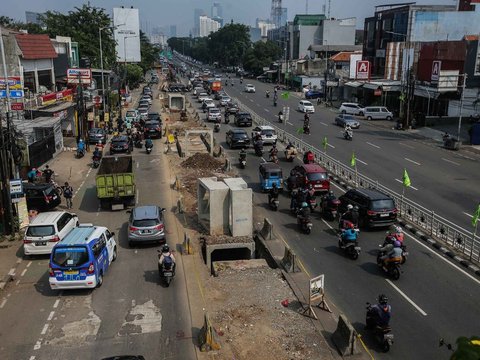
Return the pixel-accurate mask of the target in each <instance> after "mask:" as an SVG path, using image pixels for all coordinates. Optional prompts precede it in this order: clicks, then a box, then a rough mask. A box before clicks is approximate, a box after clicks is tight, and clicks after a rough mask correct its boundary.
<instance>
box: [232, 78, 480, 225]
mask: <svg viewBox="0 0 480 360" xmlns="http://www.w3.org/2000/svg"><path fill="white" fill-rule="evenodd" d="M246 83H252V84H254V85H255V87H256V90H257V92H256V93H254V94H252V93H245V92H244V91H243V90H244V85H245V84H246ZM267 89H268V90H270V92H271V95H273V85H272V84H266V83H262V82H259V81H255V80H251V79H245V80H244V83H243V85H241V84H240V83H239V80H238V78H236V79H235V83H234V86H230V85H229V86H226V87H225V90H226V91H227V93H228V94H229V95H231V96H234V97H236V98H238V99H240V101H241V102H243V103H244V104H245V105H246V106H248V107H249V108H250V109H252V110H253V111H255V112H256V113H257V114H258V115H259V116H261V117H263V118H265V119H267V120H270V121H272V122H274V123H277V114H278V112H279V111H280V110H281V109H282V108H283V106H289V107H290V119H289V121H288V122H287V124H285V125H284V127H285V129H286V131H288V132H289V133H291V134H294V135H297V133H296V132H297V129H298V128H299V127H302V126H303V113H300V112H298V111H297V110H296V109H297V106H298V102H299V100H300V98H299V97H298V96H297V95H295V94H292V95H291V96H290V97H289V99H287V100H285V99H283V98H282V97H281V96H279V100H278V106H277V107H274V106H273V100H272V97H270V98H269V99H267V98H266V97H265V91H266V90H267ZM281 93H282V91H279V94H281ZM312 102H313V103H314V104H316V102H315V100H313V101H312ZM315 108H316V110H315V114H313V115H311V116H310V127H311V134H310V135H301V136H303V139H304V140H305V141H306V142H308V143H309V144H311V145H313V146H315V147H316V148H318V149H322V145H321V143H322V140H323V138H324V137H325V136H326V137H327V139H328V143H329V147H328V149H327V153H328V154H329V155H330V156H333V157H334V158H335V159H337V160H339V161H341V162H343V163H345V164H349V163H350V159H351V156H352V153H353V152H355V155H356V158H357V169H358V171H359V172H360V173H362V174H365V175H366V176H368V177H369V178H371V179H373V180H378V181H379V182H380V183H381V184H383V185H384V186H386V187H388V188H390V189H391V190H393V191H396V192H397V193H401V192H402V183H401V179H402V175H403V169H404V168H405V169H407V172H408V174H409V176H410V179H411V182H412V186H411V187H410V188H408V189H407V190H406V193H405V196H406V197H408V198H410V199H411V200H413V201H415V202H417V203H418V204H420V205H422V206H424V207H425V208H427V209H429V210H432V211H435V213H437V214H439V215H440V216H443V217H445V218H447V219H448V220H450V221H452V222H454V223H456V224H458V225H460V226H462V227H464V228H465V229H471V224H470V222H471V216H472V214H473V212H474V210H475V209H476V207H477V204H478V202H479V201H480V191H479V188H478V184H479V182H480V157H478V156H476V157H473V156H472V157H470V156H468V157H465V156H463V155H461V154H459V153H456V152H452V151H449V150H446V149H443V148H441V147H440V146H439V145H438V144H436V143H434V142H432V141H425V140H424V139H422V138H420V137H417V138H415V136H414V135H413V136H411V135H405V134H404V133H402V132H399V131H394V130H389V129H385V128H383V127H379V126H376V125H375V124H374V123H371V122H369V121H367V120H360V123H361V126H360V129H359V130H354V136H353V141H347V140H344V139H343V131H342V128H341V127H339V126H336V125H335V124H334V119H335V116H336V115H337V112H338V110H337V109H333V108H332V109H330V108H325V107H320V106H316V105H315ZM277 124H278V123H277ZM392 125H393V123H392ZM297 136H298V135H297Z"/></svg>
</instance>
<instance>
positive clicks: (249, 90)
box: [245, 84, 255, 93]
mask: <svg viewBox="0 0 480 360" xmlns="http://www.w3.org/2000/svg"><path fill="white" fill-rule="evenodd" d="M245 92H247V93H254V92H255V86H254V85H252V84H247V85H245Z"/></svg>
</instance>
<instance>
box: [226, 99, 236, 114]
mask: <svg viewBox="0 0 480 360" xmlns="http://www.w3.org/2000/svg"><path fill="white" fill-rule="evenodd" d="M225 111H226V112H227V113H228V114H230V115H233V114H236V113H238V111H239V108H238V104H237V103H234V102H229V103H228V104H227V105H225Z"/></svg>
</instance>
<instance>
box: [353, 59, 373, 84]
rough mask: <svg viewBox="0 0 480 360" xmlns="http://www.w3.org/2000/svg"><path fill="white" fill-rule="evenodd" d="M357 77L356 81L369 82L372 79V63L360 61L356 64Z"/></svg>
mask: <svg viewBox="0 0 480 360" xmlns="http://www.w3.org/2000/svg"><path fill="white" fill-rule="evenodd" d="M356 70H357V71H356V73H357V74H356V76H355V79H358V80H369V79H370V61H367V60H360V61H357V64H356Z"/></svg>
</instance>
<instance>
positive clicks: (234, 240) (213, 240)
mask: <svg viewBox="0 0 480 360" xmlns="http://www.w3.org/2000/svg"><path fill="white" fill-rule="evenodd" d="M200 241H201V242H203V243H204V244H205V245H215V244H244V243H251V242H253V237H251V236H228V235H204V236H201V237H200Z"/></svg>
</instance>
